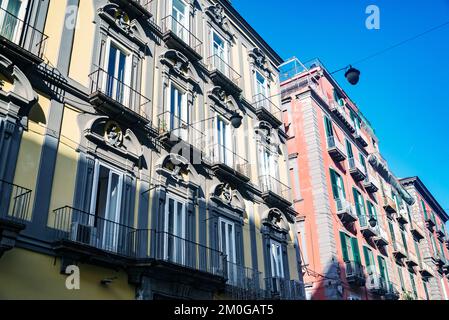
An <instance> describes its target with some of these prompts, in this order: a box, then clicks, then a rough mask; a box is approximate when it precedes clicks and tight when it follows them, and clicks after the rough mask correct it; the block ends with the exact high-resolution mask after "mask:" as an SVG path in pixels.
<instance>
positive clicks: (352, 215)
mask: <svg viewBox="0 0 449 320" xmlns="http://www.w3.org/2000/svg"><path fill="white" fill-rule="evenodd" d="M335 205H336V207H337V215H338V216H339V217H340V219H341V220H342V221H343V222H354V221H356V220H357V219H358V217H357V214H356V212H355V209H354V207H353V205H352V204H351V203H350V202H349V201H347V200H346V199H340V198H338V199H335Z"/></svg>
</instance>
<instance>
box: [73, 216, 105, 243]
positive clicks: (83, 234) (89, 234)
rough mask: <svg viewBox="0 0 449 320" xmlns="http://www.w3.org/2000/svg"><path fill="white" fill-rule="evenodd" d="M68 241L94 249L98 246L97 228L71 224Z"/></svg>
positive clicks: (76, 223) (77, 223) (75, 223)
mask: <svg viewBox="0 0 449 320" xmlns="http://www.w3.org/2000/svg"><path fill="white" fill-rule="evenodd" d="M70 234H71V238H70V240H72V241H74V242H79V243H83V244H87V245H90V246H94V247H96V246H97V244H98V238H97V228H95V227H93V226H88V225H85V224H82V223H79V222H74V223H72V229H71V233H70Z"/></svg>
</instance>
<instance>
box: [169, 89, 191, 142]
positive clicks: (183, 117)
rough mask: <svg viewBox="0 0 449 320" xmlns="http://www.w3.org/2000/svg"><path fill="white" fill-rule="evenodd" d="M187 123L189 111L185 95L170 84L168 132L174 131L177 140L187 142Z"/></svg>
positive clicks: (188, 121)
mask: <svg viewBox="0 0 449 320" xmlns="http://www.w3.org/2000/svg"><path fill="white" fill-rule="evenodd" d="M189 123H190V119H189V110H188V107H187V99H186V97H185V94H184V92H183V91H181V90H180V89H179V88H178V87H177V86H176V85H175V84H174V83H171V85H170V122H169V124H170V127H169V130H171V131H175V133H176V135H177V136H178V137H179V138H181V139H183V140H187V134H188V125H189Z"/></svg>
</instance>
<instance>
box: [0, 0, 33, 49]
mask: <svg viewBox="0 0 449 320" xmlns="http://www.w3.org/2000/svg"><path fill="white" fill-rule="evenodd" d="M27 3H28V0H0V36H2V37H5V38H7V39H8V40H10V41H12V42H14V43H16V44H19V43H20V41H21V39H20V37H21V34H22V32H21V31H22V30H23V21H24V19H25V13H26V7H27Z"/></svg>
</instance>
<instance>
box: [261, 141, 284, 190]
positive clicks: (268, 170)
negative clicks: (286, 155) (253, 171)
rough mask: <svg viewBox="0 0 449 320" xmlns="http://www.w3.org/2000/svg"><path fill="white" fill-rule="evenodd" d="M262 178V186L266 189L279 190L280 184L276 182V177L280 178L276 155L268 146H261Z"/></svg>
mask: <svg viewBox="0 0 449 320" xmlns="http://www.w3.org/2000/svg"><path fill="white" fill-rule="evenodd" d="M259 159H260V180H261V184H262V186H261V187H262V188H263V189H265V190H269V191H273V192H278V191H281V190H278V189H279V187H280V186H279V185H278V184H277V183H275V180H273V178H274V179H279V167H278V164H277V160H276V157H275V156H274V155H273V154H272V153H271V151H270V150H268V149H267V148H266V147H263V146H262V147H261V150H260V155H259Z"/></svg>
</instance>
